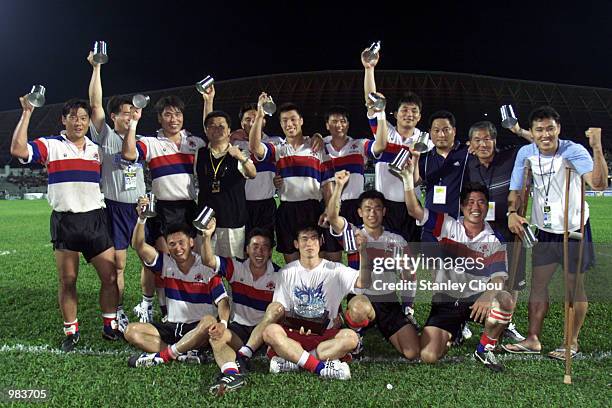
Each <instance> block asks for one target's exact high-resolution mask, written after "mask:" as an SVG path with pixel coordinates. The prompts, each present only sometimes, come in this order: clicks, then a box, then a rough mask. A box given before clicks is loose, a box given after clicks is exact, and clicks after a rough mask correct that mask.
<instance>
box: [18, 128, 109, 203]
mask: <svg viewBox="0 0 612 408" xmlns="http://www.w3.org/2000/svg"><path fill="white" fill-rule="evenodd" d="M84 138H85V145H84V148H83V149H79V148H78V147H77V146H76V145H75V144H74V143H72V142H71V141H70V140H68V139H67V138H66V136H65V135H64V134H63V132H62V134H61V135H59V136H49V137H40V138H38V139H36V140H33V141H31V142H28V152H29V157H28V159H27V160H22V159H19V161H20V162H21V163H23V164H28V163H31V162H35V163H39V164H42V165H43V166H45V167H46V168H47V175H48V187H47V193H48V197H47V200H48V201H49V204H50V205H51V208H53V210H54V211H58V212H73V213H83V212H88V211H93V210H97V209H99V208H104V196H103V195H102V192H101V191H100V168H101V165H102V157H103V156H102V150H101V149H100V147H99V146H98V145H97V144H95V143H94V142H92V141H91V140H90V139H89V138H88V137H87V136H85V137H84Z"/></svg>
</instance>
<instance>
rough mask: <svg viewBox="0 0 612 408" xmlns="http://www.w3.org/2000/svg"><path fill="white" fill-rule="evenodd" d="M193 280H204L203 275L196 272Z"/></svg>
mask: <svg viewBox="0 0 612 408" xmlns="http://www.w3.org/2000/svg"><path fill="white" fill-rule="evenodd" d="M194 279H195V280H197V281H198V282H201V281H203V280H204V276H203V275H202V274H201V273H198V274H197V275H196V276H195V277H194Z"/></svg>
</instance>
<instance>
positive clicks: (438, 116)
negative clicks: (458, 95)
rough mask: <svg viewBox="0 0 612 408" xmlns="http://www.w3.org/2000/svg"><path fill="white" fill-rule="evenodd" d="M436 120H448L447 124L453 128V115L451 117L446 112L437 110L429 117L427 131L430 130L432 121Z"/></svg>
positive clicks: (450, 114)
mask: <svg viewBox="0 0 612 408" xmlns="http://www.w3.org/2000/svg"><path fill="white" fill-rule="evenodd" d="M436 119H448V122H449V123H450V125H451V126H452V127H455V115H453V114H452V113H450V112H449V111H447V110H439V111H437V112H434V113H433V114H432V115H431V116H430V117H429V129H431V126H432V125H433V121H434V120H436Z"/></svg>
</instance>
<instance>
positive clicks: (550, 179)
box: [538, 145, 559, 205]
mask: <svg viewBox="0 0 612 408" xmlns="http://www.w3.org/2000/svg"><path fill="white" fill-rule="evenodd" d="M558 151H559V145H557V150H555V154H553V157H552V159H551V160H550V170H549V171H548V173H547V174H548V185H546V182H545V181H544V171H543V170H542V160H541V157H542V156H541V154H540V149H538V166H539V167H540V177H542V185H543V186H544V194H545V196H544V205H548V193H549V192H550V185H551V184H552V178H553V169H554V166H555V157H557V152H558Z"/></svg>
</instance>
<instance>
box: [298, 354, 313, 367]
mask: <svg viewBox="0 0 612 408" xmlns="http://www.w3.org/2000/svg"><path fill="white" fill-rule="evenodd" d="M308 357H310V353H308V352H307V351H305V350H304V351H303V352H302V356H301V357H300V359H299V361H298V365H299V366H300V367H304V365H305V364H306V361H308Z"/></svg>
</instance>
